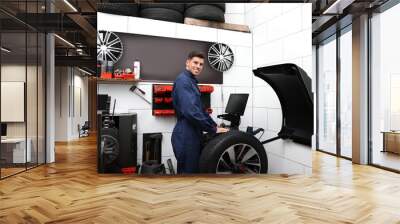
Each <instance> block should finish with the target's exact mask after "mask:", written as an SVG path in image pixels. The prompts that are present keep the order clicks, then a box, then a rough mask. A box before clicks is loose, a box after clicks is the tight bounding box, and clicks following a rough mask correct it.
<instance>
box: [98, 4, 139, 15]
mask: <svg viewBox="0 0 400 224" xmlns="http://www.w3.org/2000/svg"><path fill="white" fill-rule="evenodd" d="M97 11H98V12H104V13H110V14H116V15H122V16H138V15H139V5H138V4H133V3H132V1H129V0H109V3H98V4H97Z"/></svg>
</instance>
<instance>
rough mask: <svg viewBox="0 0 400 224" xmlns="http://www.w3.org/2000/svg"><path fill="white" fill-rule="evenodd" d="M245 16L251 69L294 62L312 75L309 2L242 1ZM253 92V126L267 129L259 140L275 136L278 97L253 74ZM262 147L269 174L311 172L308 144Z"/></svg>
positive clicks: (279, 121)
mask: <svg viewBox="0 0 400 224" xmlns="http://www.w3.org/2000/svg"><path fill="white" fill-rule="evenodd" d="M245 18H246V22H247V25H249V27H250V30H251V31H252V33H253V69H255V68H258V67H263V66H268V65H274V64H282V63H295V64H296V65H298V66H300V67H301V68H303V69H304V70H305V71H306V72H307V74H308V75H309V76H310V77H312V76H311V74H312V53H311V4H262V3H252V4H246V5H245ZM253 93H254V110H253V118H254V119H253V125H254V126H255V127H263V128H264V129H266V130H267V132H266V133H265V134H264V136H263V137H262V139H264V140H265V139H268V138H271V137H275V136H276V134H277V133H278V132H279V130H280V128H281V125H282V112H281V109H280V108H281V106H280V102H279V99H278V97H277V96H276V94H275V92H274V91H273V89H272V88H271V87H270V86H269V85H268V84H266V83H265V82H264V81H263V80H261V79H259V78H257V77H255V78H254V79H253ZM264 146H265V149H266V151H267V154H268V160H269V172H270V173H302V174H311V170H312V169H311V167H312V161H311V157H312V155H311V147H308V146H304V145H300V144H296V143H293V142H292V141H290V140H277V141H274V142H271V143H268V144H266V145H264Z"/></svg>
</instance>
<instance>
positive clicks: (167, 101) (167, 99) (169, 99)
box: [164, 97, 172, 103]
mask: <svg viewBox="0 0 400 224" xmlns="http://www.w3.org/2000/svg"><path fill="white" fill-rule="evenodd" d="M164 103H172V97H164Z"/></svg>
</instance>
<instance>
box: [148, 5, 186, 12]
mask: <svg viewBox="0 0 400 224" xmlns="http://www.w3.org/2000/svg"><path fill="white" fill-rule="evenodd" d="M152 8H162V9H172V10H175V11H178V12H180V13H182V14H183V13H184V12H185V4H183V3H181V4H177V3H142V4H140V9H141V10H142V9H152Z"/></svg>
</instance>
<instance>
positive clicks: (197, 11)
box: [185, 5, 225, 22]
mask: <svg viewBox="0 0 400 224" xmlns="http://www.w3.org/2000/svg"><path fill="white" fill-rule="evenodd" d="M224 15H225V14H224V12H223V11H222V10H221V9H220V8H218V7H216V6H213V5H195V6H192V7H190V8H188V9H186V11H185V17H189V18H195V19H203V20H209V21H215V22H225V16H224Z"/></svg>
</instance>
